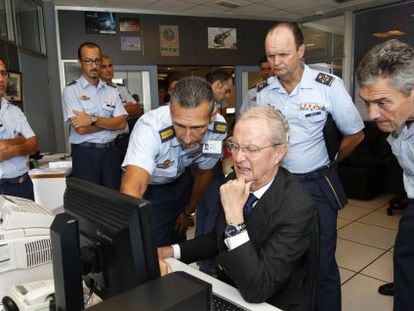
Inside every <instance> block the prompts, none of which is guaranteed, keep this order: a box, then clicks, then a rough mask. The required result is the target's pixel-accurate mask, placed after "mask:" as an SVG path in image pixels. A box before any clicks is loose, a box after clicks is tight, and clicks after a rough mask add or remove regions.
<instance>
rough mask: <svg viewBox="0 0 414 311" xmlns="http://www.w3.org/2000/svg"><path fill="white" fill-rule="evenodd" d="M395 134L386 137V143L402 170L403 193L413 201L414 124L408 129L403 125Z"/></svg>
mask: <svg viewBox="0 0 414 311" xmlns="http://www.w3.org/2000/svg"><path fill="white" fill-rule="evenodd" d="M397 133H398V134H397ZM397 133H395V134H392V135H390V136H388V138H387V141H388V143H389V144H390V145H391V149H392V153H394V155H395V157H396V158H397V160H398V163H399V164H400V166H401V168H402V169H403V180H404V188H405V192H407V196H408V198H410V199H414V123H412V124H411V126H410V127H409V128H408V127H407V125H404V126H403V127H402V128H401V129H399V131H397Z"/></svg>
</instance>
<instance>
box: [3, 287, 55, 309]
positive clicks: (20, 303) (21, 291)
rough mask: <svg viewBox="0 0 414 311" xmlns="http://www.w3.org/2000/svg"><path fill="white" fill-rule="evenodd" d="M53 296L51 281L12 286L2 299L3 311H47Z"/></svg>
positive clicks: (53, 290)
mask: <svg viewBox="0 0 414 311" xmlns="http://www.w3.org/2000/svg"><path fill="white" fill-rule="evenodd" d="M54 294H55V286H54V283H53V280H43V281H37V282H30V283H25V284H18V285H12V286H11V288H10V289H9V291H8V294H7V296H5V297H3V299H2V302H3V307H4V310H5V311H14V310H19V311H41V310H45V311H46V310H47V311H48V310H49V305H50V301H51V300H52V299H53V298H54ZM16 307H17V308H16Z"/></svg>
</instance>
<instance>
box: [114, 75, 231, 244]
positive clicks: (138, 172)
mask: <svg viewBox="0 0 414 311" xmlns="http://www.w3.org/2000/svg"><path fill="white" fill-rule="evenodd" d="M226 132H227V126H226V123H225V119H224V118H223V117H222V116H221V115H220V114H218V113H217V112H215V111H214V96H213V92H212V89H211V86H210V84H209V83H208V82H207V81H205V80H204V79H201V78H196V77H191V78H184V79H181V80H180V81H179V82H178V83H177V85H176V89H175V91H174V92H173V93H172V95H171V103H170V105H169V106H163V107H160V108H158V109H156V110H152V111H150V112H147V113H145V114H144V115H143V116H142V117H141V118H140V119H139V120H138V122H137V123H136V125H135V127H134V130H133V131H132V133H131V138H130V143H129V146H128V151H127V154H126V156H125V160H124V163H123V164H122V166H123V168H124V169H125V175H124V177H123V180H122V185H121V192H124V193H126V194H129V195H132V196H135V197H144V198H146V199H148V200H150V201H151V204H152V208H153V211H154V213H153V216H154V217H153V221H154V228H155V234H156V238H157V245H158V246H165V245H171V244H174V243H176V242H178V241H183V240H185V233H186V230H187V228H188V227H189V226H192V225H193V224H194V223H193V220H192V216H191V215H192V214H193V213H194V211H195V207H196V205H197V202H198V201H199V199H200V198H201V197H202V195H203V193H204V190H205V189H206V187H207V185H208V183H209V182H210V180H211V178H212V175H213V171H212V168H213V167H214V165H215V164H216V163H217V161H218V160H219V158H220V157H221V146H222V141H223V139H224V138H225V136H226ZM206 144H207V145H208V148H206V147H205V146H206ZM207 149H208V150H207ZM192 164H195V165H192ZM191 165H192V167H193V168H194V166H197V169H196V170H195V173H194V177H192V170H191V169H190V166H191ZM193 178H194V180H193Z"/></svg>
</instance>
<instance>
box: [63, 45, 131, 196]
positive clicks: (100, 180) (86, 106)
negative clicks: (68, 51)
mask: <svg viewBox="0 0 414 311" xmlns="http://www.w3.org/2000/svg"><path fill="white" fill-rule="evenodd" d="M78 62H79V64H80V66H81V70H82V75H81V77H80V78H79V79H78V80H76V81H74V82H72V83H71V84H70V85H68V86H67V87H65V89H64V90H63V96H62V97H63V114H64V119H65V122H67V123H69V124H70V135H69V141H70V143H71V148H72V175H73V176H74V177H78V178H81V179H84V180H87V181H90V182H93V183H96V184H99V185H103V186H106V187H109V188H113V189H116V190H118V189H119V185H120V180H121V172H120V170H119V163H120V160H119V149H118V148H117V147H116V146H115V142H114V140H115V138H116V136H117V135H118V134H119V130H123V129H124V128H125V125H126V117H127V115H128V114H127V112H126V111H125V109H124V106H123V105H122V103H121V99H120V97H119V92H118V90H117V89H116V88H115V87H114V86H112V85H110V84H107V83H106V82H103V81H102V80H100V79H99V71H100V67H101V63H102V53H101V49H100V47H99V46H98V45H96V44H95V43H92V42H85V43H83V44H82V45H81V46H80V47H79V49H78Z"/></svg>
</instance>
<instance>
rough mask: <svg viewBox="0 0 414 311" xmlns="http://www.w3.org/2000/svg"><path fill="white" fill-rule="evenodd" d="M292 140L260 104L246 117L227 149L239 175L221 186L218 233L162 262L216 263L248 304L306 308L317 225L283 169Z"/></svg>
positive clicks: (178, 248)
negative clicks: (307, 261)
mask: <svg viewBox="0 0 414 311" xmlns="http://www.w3.org/2000/svg"><path fill="white" fill-rule="evenodd" d="M288 136H289V135H288V125H287V122H286V120H285V119H284V117H283V115H282V114H281V113H280V112H279V111H277V110H274V109H272V108H269V107H257V106H256V107H251V108H249V109H248V110H247V111H245V112H244V113H242V114H241V116H240V118H239V120H238V122H237V124H236V126H235V128H234V132H233V136H232V137H231V138H230V139H229V140H228V141H227V143H226V144H227V147H228V148H229V150H230V151H231V152H232V157H233V160H234V169H235V174H233V173H232V174H231V175H230V176H229V177H228V178H227V179H226V180H227V182H225V184H223V185H222V186H221V187H220V199H221V205H222V210H221V213H220V215H219V217H218V218H217V223H216V227H215V229H214V230H213V231H212V232H210V233H209V234H205V235H202V236H199V237H197V238H195V239H193V240H189V241H187V242H183V243H180V244H177V245H172V246H167V247H162V248H159V249H158V254H159V258H166V257H172V256H174V257H175V258H179V259H181V260H182V261H183V262H186V263H190V262H194V261H196V260H199V259H206V258H214V257H216V258H217V262H218V263H219V265H220V267H222V268H223V274H226V276H228V277H229V279H230V280H231V281H232V283H233V285H235V286H236V287H237V288H238V289H239V290H240V293H241V295H242V296H243V298H244V299H245V300H246V301H248V302H252V303H260V302H264V301H267V302H268V303H271V304H273V305H275V306H277V307H279V308H282V309H283V310H309V309H310V302H309V301H308V298H309V295H307V294H306V291H307V289H306V288H307V287H306V286H307V285H306V281H305V280H306V278H307V275H308V273H309V270H310V269H309V267H306V268H305V267H304V265H303V262H302V258H303V255H304V254H305V252H306V251H307V250H308V248H309V246H310V241H311V230H312V223H313V221H315V219H314V218H313V203H312V200H311V198H310V196H309V195H308V193H307V192H306V190H305V189H304V188H303V186H302V185H301V183H300V182H299V181H298V180H297V179H296V177H294V176H293V175H292V174H290V173H289V172H288V171H287V170H285V169H283V168H282V167H279V163H280V162H281V160H282V159H283V157H284V155H285V154H286V151H287V143H288ZM253 195H254V196H255V198H254V197H253ZM254 201H256V202H254ZM161 267H162V268H163V267H165V265H164V264H163V263H161ZM315 269H318V268H317V261H316V262H315Z"/></svg>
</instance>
